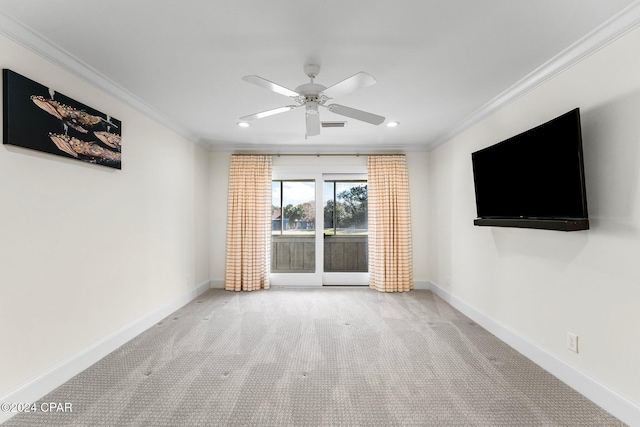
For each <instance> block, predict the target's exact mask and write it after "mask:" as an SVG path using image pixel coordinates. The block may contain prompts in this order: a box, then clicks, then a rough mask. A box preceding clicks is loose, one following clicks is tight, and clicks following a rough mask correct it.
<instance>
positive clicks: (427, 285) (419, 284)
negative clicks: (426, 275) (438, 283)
mask: <svg viewBox="0 0 640 427" xmlns="http://www.w3.org/2000/svg"><path fill="white" fill-rule="evenodd" d="M413 289H431V282H429V281H428V280H414V281H413ZM443 299H444V298H443Z"/></svg>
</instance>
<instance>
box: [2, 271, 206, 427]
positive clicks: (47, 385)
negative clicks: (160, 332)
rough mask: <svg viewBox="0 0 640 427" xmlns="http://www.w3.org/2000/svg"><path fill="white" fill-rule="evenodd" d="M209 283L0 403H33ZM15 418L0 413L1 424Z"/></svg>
mask: <svg viewBox="0 0 640 427" xmlns="http://www.w3.org/2000/svg"><path fill="white" fill-rule="evenodd" d="M209 286H210V284H209V280H207V281H205V282H203V283H202V284H200V285H199V286H198V287H196V288H194V289H191V290H190V291H187V292H185V293H184V294H182V295H180V296H179V297H177V298H176V299H174V300H173V301H170V302H169V303H167V304H165V305H163V306H162V307H160V308H158V309H157V310H154V311H153V312H151V313H149V314H147V315H145V316H142V317H141V318H139V319H137V320H135V321H133V322H131V323H129V324H128V325H126V326H123V327H122V328H120V329H118V330H117V331H115V332H113V333H112V334H110V335H107V336H106V337H104V338H102V339H101V340H98V341H96V342H95V343H93V344H91V345H90V346H89V347H86V348H85V349H83V350H80V351H79V352H77V353H76V354H73V355H71V356H69V357H68V358H66V359H65V360H63V361H61V362H59V363H57V364H55V365H54V366H52V367H50V368H49V369H47V370H45V371H43V372H40V373H39V374H38V375H36V376H35V377H33V378H31V379H29V380H27V381H25V382H24V383H22V384H20V385H19V386H17V387H15V388H13V389H11V390H9V391H8V392H6V393H5V394H3V395H2V396H0V403H25V402H36V401H38V400H39V399H41V398H42V397H44V396H45V395H47V394H48V393H50V392H51V391H52V390H54V389H55V388H57V387H59V386H60V385H62V384H64V383H65V382H67V381H69V380H70V379H71V378H73V377H74V376H76V375H77V374H79V373H80V372H82V371H84V370H85V369H87V368H88V367H90V366H91V365H93V364H94V363H96V362H98V361H99V360H100V359H102V358H103V357H105V356H106V355H108V354H109V353H111V352H112V351H114V350H116V349H117V348H119V347H121V346H122V345H124V344H126V343H127V342H128V341H130V340H132V339H133V338H135V337H136V336H138V335H140V334H141V333H143V332H144V331H146V330H147V329H149V328H150V327H152V326H153V325H155V324H156V323H158V322H159V321H160V320H162V319H164V318H165V317H167V316H168V315H170V314H171V313H173V312H174V311H176V310H178V309H179V308H180V307H182V306H184V305H186V304H187V303H189V302H190V301H192V300H193V299H195V298H197V297H198V296H199V295H200V294H202V293H203V292H205V291H206V290H207V289H209ZM14 415H16V413H15V412H0V424H1V423H3V422H5V421H7V420H8V419H9V418H11V417H13V416H14Z"/></svg>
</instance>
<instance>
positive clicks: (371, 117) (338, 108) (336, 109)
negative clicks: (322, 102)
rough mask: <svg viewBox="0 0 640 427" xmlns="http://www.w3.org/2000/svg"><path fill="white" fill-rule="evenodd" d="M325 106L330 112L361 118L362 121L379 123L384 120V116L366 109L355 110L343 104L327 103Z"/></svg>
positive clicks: (373, 123)
mask: <svg viewBox="0 0 640 427" xmlns="http://www.w3.org/2000/svg"><path fill="white" fill-rule="evenodd" d="M327 108H328V109H329V111H331V112H332V113H336V114H340V115H341V116H346V117H351V118H352V119H356V120H361V121H363V122H367V123H371V124H372V125H379V124H381V123H382V122H384V117H382V116H378V115H377V114H372V113H367V112H366V111H362V110H356V109H355V108H351V107H345V106H344V105H338V104H331V105H327Z"/></svg>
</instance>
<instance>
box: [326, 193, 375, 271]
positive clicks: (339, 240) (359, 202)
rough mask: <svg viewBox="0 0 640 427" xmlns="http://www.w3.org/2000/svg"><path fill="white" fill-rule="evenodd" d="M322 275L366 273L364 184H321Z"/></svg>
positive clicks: (366, 230) (365, 197) (366, 224)
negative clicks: (322, 210) (322, 202)
mask: <svg viewBox="0 0 640 427" xmlns="http://www.w3.org/2000/svg"><path fill="white" fill-rule="evenodd" d="M323 194H324V272H325V273H329V272H332V273H366V272H367V271H368V251H367V249H368V248H367V237H368V223H367V183H366V181H325V182H324V188H323Z"/></svg>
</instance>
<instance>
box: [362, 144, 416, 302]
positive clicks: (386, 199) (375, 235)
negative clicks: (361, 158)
mask: <svg viewBox="0 0 640 427" xmlns="http://www.w3.org/2000/svg"><path fill="white" fill-rule="evenodd" d="M367 169H368V178H367V181H368V183H367V185H368V191H369V287H370V288H373V289H376V290H378V291H380V292H407V291H410V290H411V289H413V263H412V251H411V212H410V204H409V176H408V172H407V161H406V158H405V156H404V155H391V156H369V160H368V165H367Z"/></svg>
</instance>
